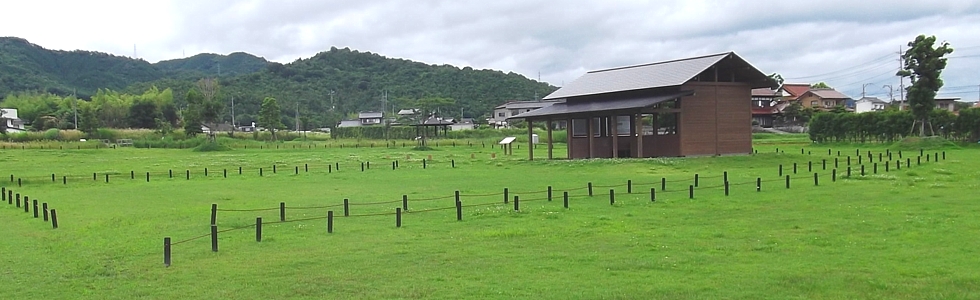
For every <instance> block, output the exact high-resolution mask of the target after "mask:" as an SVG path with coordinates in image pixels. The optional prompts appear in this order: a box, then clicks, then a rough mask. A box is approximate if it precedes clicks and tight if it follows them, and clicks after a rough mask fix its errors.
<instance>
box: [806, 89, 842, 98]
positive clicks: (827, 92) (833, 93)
mask: <svg viewBox="0 0 980 300" xmlns="http://www.w3.org/2000/svg"><path fill="white" fill-rule="evenodd" d="M807 92H808V93H812V94H813V95H816V96H817V97H820V98H821V99H832V100H840V99H851V97H848V96H847V95H844V94H842V93H841V92H838V91H837V90H835V89H811V90H809V91H807Z"/></svg>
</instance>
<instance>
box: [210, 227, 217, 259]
mask: <svg viewBox="0 0 980 300" xmlns="http://www.w3.org/2000/svg"><path fill="white" fill-rule="evenodd" d="M211 252H218V225H214V224H211Z"/></svg>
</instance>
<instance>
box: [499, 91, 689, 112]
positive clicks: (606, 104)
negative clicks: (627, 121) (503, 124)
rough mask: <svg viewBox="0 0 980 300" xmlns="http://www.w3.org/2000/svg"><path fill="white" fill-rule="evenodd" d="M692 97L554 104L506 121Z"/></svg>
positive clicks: (627, 107) (645, 105) (671, 94)
mask: <svg viewBox="0 0 980 300" xmlns="http://www.w3.org/2000/svg"><path fill="white" fill-rule="evenodd" d="M690 95H694V91H680V92H676V93H670V94H663V95H658V96H650V97H642V98H627V99H615V100H602V101H587V102H575V103H571V104H569V103H567V102H562V103H556V104H555V105H552V106H549V107H545V108H541V109H536V110H532V111H529V112H526V113H523V114H519V115H516V116H513V117H510V118H508V119H541V118H542V117H549V116H559V115H570V114H577V113H592V112H609V111H617V110H627V109H637V108H643V107H649V106H653V105H655V104H657V103H660V102H664V101H670V100H673V99H677V98H680V97H684V96H690Z"/></svg>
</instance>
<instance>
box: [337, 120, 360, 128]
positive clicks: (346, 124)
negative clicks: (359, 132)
mask: <svg viewBox="0 0 980 300" xmlns="http://www.w3.org/2000/svg"><path fill="white" fill-rule="evenodd" d="M344 127H361V120H343V121H340V123H337V128H344Z"/></svg>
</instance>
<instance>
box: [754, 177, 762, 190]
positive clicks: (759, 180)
mask: <svg viewBox="0 0 980 300" xmlns="http://www.w3.org/2000/svg"><path fill="white" fill-rule="evenodd" d="M755 191H756V192H761V191H762V177H756V178H755Z"/></svg>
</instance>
